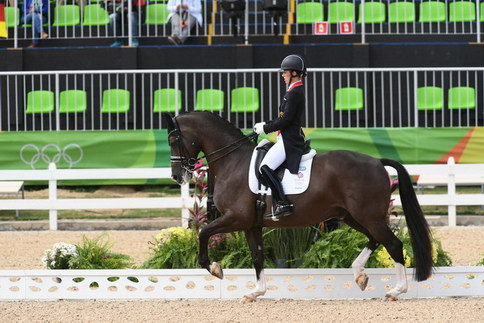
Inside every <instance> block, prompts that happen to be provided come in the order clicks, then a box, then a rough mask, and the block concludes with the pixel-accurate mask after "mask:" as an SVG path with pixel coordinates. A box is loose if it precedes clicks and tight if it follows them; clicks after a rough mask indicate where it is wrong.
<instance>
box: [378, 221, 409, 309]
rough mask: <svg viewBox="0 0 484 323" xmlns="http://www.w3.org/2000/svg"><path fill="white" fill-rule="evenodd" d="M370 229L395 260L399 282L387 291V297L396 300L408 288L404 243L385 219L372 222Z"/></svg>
mask: <svg viewBox="0 0 484 323" xmlns="http://www.w3.org/2000/svg"><path fill="white" fill-rule="evenodd" d="M368 231H369V232H370V233H371V235H372V236H373V237H374V238H375V239H376V240H377V241H378V242H379V243H381V244H382V245H383V246H384V247H385V248H386V249H387V251H388V253H389V254H390V256H391V257H392V258H393V261H394V262H395V269H396V271H397V283H396V286H395V287H394V288H393V289H391V290H390V291H389V292H388V293H386V295H385V297H386V299H387V300H396V299H397V296H398V295H400V294H402V293H406V292H407V289H408V283H407V275H406V273H405V260H404V258H403V243H402V242H401V241H400V240H399V239H398V238H397V237H396V236H395V234H394V233H393V232H392V230H390V228H389V227H388V225H387V224H386V223H385V222H384V221H381V222H373V223H371V225H369V226H368Z"/></svg>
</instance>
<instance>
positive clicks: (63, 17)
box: [52, 4, 81, 27]
mask: <svg viewBox="0 0 484 323" xmlns="http://www.w3.org/2000/svg"><path fill="white" fill-rule="evenodd" d="M80 23H81V11H80V9H79V6H76V5H71V4H69V5H64V6H57V7H55V8H54V23H53V24H52V26H54V27H64V26H76V25H79V24H80Z"/></svg>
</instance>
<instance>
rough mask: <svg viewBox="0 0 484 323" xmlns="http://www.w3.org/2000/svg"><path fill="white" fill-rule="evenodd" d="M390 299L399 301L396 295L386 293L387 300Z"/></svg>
mask: <svg viewBox="0 0 484 323" xmlns="http://www.w3.org/2000/svg"><path fill="white" fill-rule="evenodd" d="M388 301H391V302H395V301H398V298H397V297H396V296H393V295H389V294H386V295H385V302H388Z"/></svg>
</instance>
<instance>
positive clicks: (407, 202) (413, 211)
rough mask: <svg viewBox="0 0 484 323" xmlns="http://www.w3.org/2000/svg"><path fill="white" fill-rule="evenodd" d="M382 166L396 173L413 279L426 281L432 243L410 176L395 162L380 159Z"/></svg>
mask: <svg viewBox="0 0 484 323" xmlns="http://www.w3.org/2000/svg"><path fill="white" fill-rule="evenodd" d="M380 161H381V163H382V164H383V165H384V166H391V167H393V168H395V169H396V170H397V172H398V188H399V191H400V198H401V200H402V206H403V212H404V213H405V220H406V222H407V226H408V231H409V233H410V240H411V241H412V249H413V254H414V262H415V274H414V276H415V279H416V280H417V281H422V280H426V279H427V278H429V277H430V275H431V274H432V267H433V261H432V242H431V241H430V230H429V225H428V223H427V221H426V220H425V217H424V215H423V212H422V209H421V208H420V204H419V203H418V200H417V196H416V195H415V191H414V189H413V185H412V182H411V180H410V175H409V174H408V172H407V170H406V169H405V167H403V165H402V164H400V163H399V162H397V161H395V160H391V159H385V158H382V159H380Z"/></svg>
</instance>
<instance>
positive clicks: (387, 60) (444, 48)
mask: <svg viewBox="0 0 484 323" xmlns="http://www.w3.org/2000/svg"><path fill="white" fill-rule="evenodd" d="M293 53H295V54H300V55H303V56H304V57H305V58H306V60H307V64H308V66H310V67H480V66H484V45H482V44H410V43H409V44H390V43H385V44H371V45H361V44H355V45H353V44H321V43H315V44H301V45H295V44H293V45H252V46H251V45H249V46H244V45H214V46H202V45H193V46H179V47H173V46H157V47H155V46H153V47H149V46H147V47H139V48H106V47H99V48H79V47H76V48H67V47H64V48H39V49H34V50H22V49H18V50H12V49H3V50H0V70H2V71H7V70H24V71H38V70H89V69H93V70H98V69H135V68H139V69H185V68H267V67H277V66H279V64H280V62H281V60H282V59H283V58H284V57H285V56H286V55H289V54H293Z"/></svg>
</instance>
